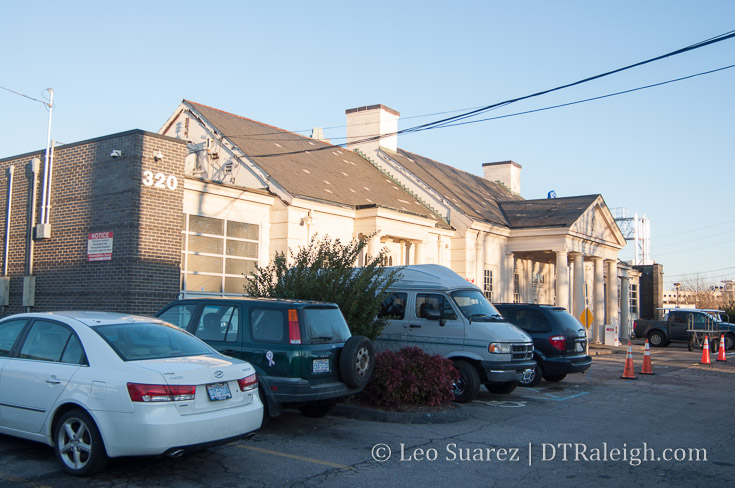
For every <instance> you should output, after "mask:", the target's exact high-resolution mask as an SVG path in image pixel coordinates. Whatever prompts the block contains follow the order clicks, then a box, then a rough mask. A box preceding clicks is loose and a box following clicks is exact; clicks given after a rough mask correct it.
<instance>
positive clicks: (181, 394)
mask: <svg viewBox="0 0 735 488" xmlns="http://www.w3.org/2000/svg"><path fill="white" fill-rule="evenodd" d="M128 393H129V394H130V399H131V400H132V401H134V402H173V401H181V400H193V399H194V395H195V393H196V386H193V385H191V386H189V385H145V384H141V383H128Z"/></svg>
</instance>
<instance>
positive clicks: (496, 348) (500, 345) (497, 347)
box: [487, 342, 510, 354]
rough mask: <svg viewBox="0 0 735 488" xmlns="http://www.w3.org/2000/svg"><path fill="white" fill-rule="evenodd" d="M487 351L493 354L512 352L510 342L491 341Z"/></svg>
mask: <svg viewBox="0 0 735 488" xmlns="http://www.w3.org/2000/svg"><path fill="white" fill-rule="evenodd" d="M487 352H489V353H491V354H510V344H508V343H505V342H491V343H490V345H489V346H487Z"/></svg>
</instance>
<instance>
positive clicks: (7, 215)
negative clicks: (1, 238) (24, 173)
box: [3, 165, 15, 276]
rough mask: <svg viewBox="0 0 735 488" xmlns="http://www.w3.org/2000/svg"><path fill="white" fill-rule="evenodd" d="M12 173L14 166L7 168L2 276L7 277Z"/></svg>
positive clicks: (11, 205)
mask: <svg viewBox="0 0 735 488" xmlns="http://www.w3.org/2000/svg"><path fill="white" fill-rule="evenodd" d="M13 173H15V166H12V165H11V166H10V167H9V168H8V206H7V207H6V209H5V246H4V249H3V276H8V251H9V249H10V211H11V209H12V208H13Z"/></svg>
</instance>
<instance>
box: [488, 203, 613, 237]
mask: <svg viewBox="0 0 735 488" xmlns="http://www.w3.org/2000/svg"><path fill="white" fill-rule="evenodd" d="M598 198H600V195H584V196H578V197H563V198H545V199H539V200H516V201H505V202H499V205H500V208H501V209H502V210H503V212H504V213H505V216H506V218H507V219H508V222H509V224H510V226H511V227H512V228H515V229H522V228H530V227H571V225H572V224H574V223H575V222H576V221H577V220H578V219H579V218H580V217H581V216H582V214H583V213H584V212H585V211H586V210H587V209H588V208H589V207H590V205H592V204H593V203H595V201H596V200H597V199H598Z"/></svg>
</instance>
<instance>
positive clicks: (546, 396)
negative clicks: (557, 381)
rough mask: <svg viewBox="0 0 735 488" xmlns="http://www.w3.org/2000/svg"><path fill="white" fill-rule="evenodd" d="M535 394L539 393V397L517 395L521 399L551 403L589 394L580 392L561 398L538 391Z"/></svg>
mask: <svg viewBox="0 0 735 488" xmlns="http://www.w3.org/2000/svg"><path fill="white" fill-rule="evenodd" d="M527 389H529V390H530V389H531V388H527ZM537 393H539V395H540V396H531V395H518V396H520V397H521V398H534V399H541V400H551V401H552V402H565V401H567V400H571V399H573V398H579V397H581V396H584V395H587V394H588V393H589V392H588V391H582V392H579V393H575V394H574V395H569V396H563V397H562V396H557V395H554V394H553V393H542V392H540V391H537Z"/></svg>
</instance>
